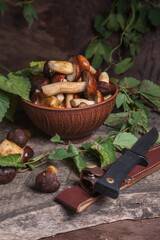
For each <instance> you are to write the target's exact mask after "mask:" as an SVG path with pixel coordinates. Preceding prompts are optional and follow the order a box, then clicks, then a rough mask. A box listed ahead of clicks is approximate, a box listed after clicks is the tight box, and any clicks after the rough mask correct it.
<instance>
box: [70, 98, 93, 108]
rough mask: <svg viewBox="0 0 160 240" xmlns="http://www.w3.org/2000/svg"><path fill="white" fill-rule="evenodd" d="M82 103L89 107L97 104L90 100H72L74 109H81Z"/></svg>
mask: <svg viewBox="0 0 160 240" xmlns="http://www.w3.org/2000/svg"><path fill="white" fill-rule="evenodd" d="M82 103H84V104H86V105H87V106H88V105H92V104H95V101H92V100H90V101H89V100H87V99H83V98H75V99H73V100H71V105H72V107H79V105H80V104H82Z"/></svg>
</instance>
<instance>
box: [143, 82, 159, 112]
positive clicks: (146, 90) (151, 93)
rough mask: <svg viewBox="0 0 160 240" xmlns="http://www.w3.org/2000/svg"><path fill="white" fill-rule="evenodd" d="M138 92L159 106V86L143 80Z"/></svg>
mask: <svg viewBox="0 0 160 240" xmlns="http://www.w3.org/2000/svg"><path fill="white" fill-rule="evenodd" d="M139 93H140V94H141V95H142V96H143V97H145V98H146V99H147V100H149V101H150V102H151V103H153V104H154V105H155V106H156V107H157V108H160V87H159V86H158V85H157V84H155V83H153V82H151V81H149V80H144V81H143V82H142V84H141V86H140V88H139Z"/></svg>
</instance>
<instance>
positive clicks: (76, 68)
mask: <svg viewBox="0 0 160 240" xmlns="http://www.w3.org/2000/svg"><path fill="white" fill-rule="evenodd" d="M69 61H70V62H71V63H72V65H73V72H72V73H71V74H68V75H67V81H69V82H76V81H77V80H78V79H79V78H80V75H81V68H80V65H79V62H78V59H77V57H76V56H73V57H71V58H70V60H69Z"/></svg>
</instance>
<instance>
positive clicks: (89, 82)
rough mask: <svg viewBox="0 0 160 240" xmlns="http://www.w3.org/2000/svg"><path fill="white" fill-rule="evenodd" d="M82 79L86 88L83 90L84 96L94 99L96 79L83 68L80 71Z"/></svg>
mask: <svg viewBox="0 0 160 240" xmlns="http://www.w3.org/2000/svg"><path fill="white" fill-rule="evenodd" d="M82 79H83V81H85V82H86V88H85V91H84V96H85V97H86V98H87V99H88V100H94V98H95V95H96V92H97V81H96V79H95V78H94V77H93V75H92V74H91V73H90V72H89V71H87V70H84V71H83V72H82Z"/></svg>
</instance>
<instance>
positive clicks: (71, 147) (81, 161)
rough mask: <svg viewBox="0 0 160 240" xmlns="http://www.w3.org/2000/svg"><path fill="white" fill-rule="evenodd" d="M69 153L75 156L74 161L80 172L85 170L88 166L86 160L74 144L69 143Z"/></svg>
mask: <svg viewBox="0 0 160 240" xmlns="http://www.w3.org/2000/svg"><path fill="white" fill-rule="evenodd" d="M68 152H70V153H72V154H73V155H74V157H73V161H74V163H75V165H76V166H77V168H78V170H79V172H81V171H82V169H83V168H85V166H86V161H85V160H84V158H83V157H82V156H81V154H80V153H79V152H78V149H77V148H76V146H75V145H74V144H72V143H71V142H69V147H68Z"/></svg>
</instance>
